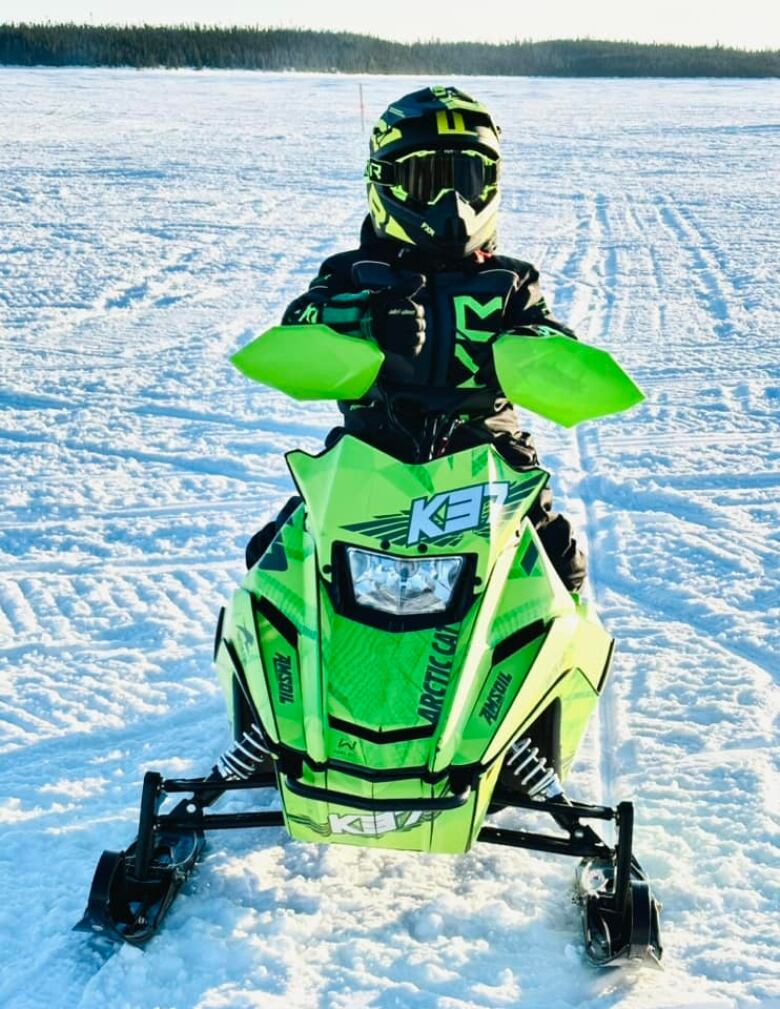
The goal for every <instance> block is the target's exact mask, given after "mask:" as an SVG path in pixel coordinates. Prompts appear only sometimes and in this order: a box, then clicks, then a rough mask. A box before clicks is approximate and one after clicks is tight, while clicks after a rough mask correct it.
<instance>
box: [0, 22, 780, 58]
mask: <svg viewBox="0 0 780 1009" xmlns="http://www.w3.org/2000/svg"><path fill="white" fill-rule="evenodd" d="M0 25H4V26H10V27H22V26H26V27H36V28H37V27H45V26H46V25H50V26H52V27H55V26H74V27H79V28H81V27H84V28H95V29H99V28H172V29H181V30H194V29H203V30H209V31H210V30H214V31H230V30H231V29H239V30H246V31H258V32H260V31H293V32H317V33H321V34H330V35H359V36H361V37H364V38H374V39H377V40H379V41H382V42H389V43H395V44H397V45H437V44H443V45H457V44H466V45H488V46H509V45H540V44H544V43H549V42H604V43H608V44H612V45H636V46H671V47H674V48H679V49H734V50H737V51H740V52H749V53H750V52H754V53H774V52H780V44H779V45H768V46H761V47H755V46H753V45H748V44H742V45H740V44H737V43H731V42H728V43H725V42H721V41H716V42H687V41H670V40H663V39H653V40H648V39H636V38H627V37H612V38H607V37H605V36H599V35H555V36H550V37H545V38H532V37H520V36H515V37H511V38H506V39H485V38H446V37H442V36H433V37H427V38H423V37H419V38H409V39H401V38H395V37H393V36H392V35H389V34H380V33H378V32H374V31H368V30H361V29H357V28H325V27H320V26H304V25H297V24H296V25H292V24H286V25H279V24H274V25H268V24H261V23H260V22H254V23H249V22H246V23H230V24H226V23H221V22H218V21H198V20H195V21H165V22H155V21H148V20H141V21H139V20H135V19H126V20H113V21H97V20H95V19H94V18H93V19H91V20H78V19H74V18H68V19H66V20H62V19H59V18H57V19H55V18H46V19H34V20H30V19H28V18H24V19H21V20H18V19H13V20H2V21H0Z"/></svg>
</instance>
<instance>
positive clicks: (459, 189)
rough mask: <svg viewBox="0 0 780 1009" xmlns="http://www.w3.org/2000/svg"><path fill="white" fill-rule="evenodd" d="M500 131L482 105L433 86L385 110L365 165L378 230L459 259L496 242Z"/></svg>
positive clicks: (459, 93)
mask: <svg viewBox="0 0 780 1009" xmlns="http://www.w3.org/2000/svg"><path fill="white" fill-rule="evenodd" d="M499 134H500V130H499V128H498V126H497V125H496V123H495V122H494V120H493V117H492V116H491V115H490V113H489V112H488V110H487V109H486V108H485V106H484V105H482V104H480V102H478V101H476V100H475V99H473V98H472V97H471V96H470V95H467V94H466V93H465V92H463V91H459V90H458V88H454V87H430V88H423V89H422V90H421V91H415V92H413V93H412V94H409V95H405V96H404V97H403V98H401V99H399V100H398V101H397V102H393V104H392V105H390V106H389V107H388V109H387V110H386V112H385V113H384V114H383V116H382V118H381V119H380V120H379V122H378V123H377V124H376V126H375V127H374V129H373V131H372V133H371V140H370V156H369V160H368V164H367V165H366V185H367V188H368V208H369V214H370V216H371V222H372V224H373V226H374V231H375V233H376V234H377V235H378V236H379V237H381V238H394V239H396V240H397V241H400V242H407V243H408V244H410V245H415V246H418V247H419V248H421V249H425V250H426V251H429V252H432V253H434V254H438V255H441V256H443V257H445V258H447V259H462V258H464V257H465V256H468V255H470V254H471V253H472V252H475V251H476V250H477V249H491V248H492V247H493V245H494V244H495V234H496V217H497V214H498V203H499V194H498V176H499V157H500V155H499Z"/></svg>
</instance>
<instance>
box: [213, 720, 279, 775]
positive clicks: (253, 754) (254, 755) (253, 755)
mask: <svg viewBox="0 0 780 1009" xmlns="http://www.w3.org/2000/svg"><path fill="white" fill-rule="evenodd" d="M269 752H270V751H269V750H268V747H267V746H266V745H265V743H264V742H263V734H262V731H261V730H260V727H259V726H258V725H254V724H252V725H250V726H249V728H248V729H246V730H245V732H244V733H243V735H242V736H241V738H240V739H237V740H236V741H235V742H234V743H232V744H231V745H230V746H229V747H228V748H227V749H226V750H225V752H224V753H223V754H222V756H221V757H220V758H219V760H218V761H217V769H218V770H219V773H220V774H221V775H222V777H223V778H224V779H225V780H226V781H236V780H238V781H246V779H247V778H251V777H252V775H253V774H254V773H255V771H257V770H258V769H259V768H260V766H261V765H262V763H263V761H264V760H265V759H266V757H267V756H268V754H269Z"/></svg>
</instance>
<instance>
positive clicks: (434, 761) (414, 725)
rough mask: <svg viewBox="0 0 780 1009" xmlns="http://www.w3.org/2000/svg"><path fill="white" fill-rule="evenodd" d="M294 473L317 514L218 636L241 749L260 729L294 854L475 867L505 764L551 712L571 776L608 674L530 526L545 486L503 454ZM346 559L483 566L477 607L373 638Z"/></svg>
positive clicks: (300, 460)
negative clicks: (444, 856)
mask: <svg viewBox="0 0 780 1009" xmlns="http://www.w3.org/2000/svg"><path fill="white" fill-rule="evenodd" d="M287 460H288V463H289V465H290V469H291V471H292V473H293V476H294V479H295V482H296V484H297V486H298V488H299V490H300V491H301V494H302V496H303V498H304V502H302V503H301V504H300V505H299V506H298V508H297V509H296V510H295V511H294V512H293V513H292V514H291V515H290V516H289V518H288V519H287V521H286V522H285V523H284V524H283V525H282V527H281V528H280V529H279V530H278V532H277V534H276V536H275V538H274V540H273V541H272V543H271V544H270V546H269V548H268V550H267V551H266V553H265V554H264V555H263V556H262V557H261V558H260V559H259V560H258V562H257V564H255V565H254V567H253V568H252V569H251V570H250V571H249V572H248V573H247V576H246V578H245V580H244V583H243V586H242V588H241V589H239V590H238V591H237V592H236V594H235V595H234V598H233V601H232V604H231V605H230V606H229V607H228V610H227V613H226V615H225V617H224V620H223V621H222V623H221V629H220V637H219V643H218V647H217V668H218V670H219V676H220V682H221V684H222V688H223V690H224V692H225V697H226V701H227V703H228V708H229V711H230V712H231V718H232V721H233V725H234V732H240V729H241V726H242V725H244V724H245V718H246V717H247V715H249V716H251V717H253V718H255V717H256V718H257V720H258V722H259V723H260V724H261V725H262V727H263V730H264V733H265V735H266V737H267V739H268V741H269V744H270V746H271V747H272V748H273V749H274V752H275V753H276V757H275V764H276V768H277V773H278V774H279V783H280V792H281V797H282V806H283V811H284V816H285V823H286V825H287V828H288V830H289V832H290V834H291V835H292V836H293V837H295V838H297V839H300V840H309V841H312V840H313V841H326V842H331V841H335V842H339V843H345V844H361V845H369V846H379V847H391V848H407V849H411V850H415V851H436V852H458V851H465V850H467V849H468V847H469V845H470V844H471V843H472V842H473V840H474V839H475V838H476V837H477V835H478V833H479V830H480V826H481V823H482V821H483V819H484V817H485V815H486V813H487V811H488V808H489V805H490V801H491V794H492V791H493V788H494V787H495V784H496V781H497V779H498V775H499V772H500V770H501V764H502V760H503V758H504V756H505V754H506V751H507V747H508V746H509V745H510V743H511V741H512V740H513V739H516V738H517V737H518V735H519V734H520V733H523V732H525V731H527V727H528V726H530V725H531V724H532V723H533V722H534V720H535V719H537V718H539V717H540V715H541V713H542V712H543V711H544V710H545V709H547V710H548V711H549V713H550V714H551V716H552V717H553V718H556V717H558V716H556V715H555V712H558V713H559V715H560V718H559V723H556V724H559V729H560V731H559V732H558V730H556V731H555V733H554V739H555V745H556V748H557V750H556V752H557V757H558V766H559V768H560V772H561V774H562V776H563V777H565V775H566V772H567V770H568V767H569V765H570V763H571V761H572V759H573V757H574V754H575V752H576V749H577V746H578V743H579V740H580V738H581V736H582V733H583V732H584V729H585V726H586V724H587V720H588V717H589V715H590V712H591V711H592V709H593V706H594V705H595V703H596V698H597V696H598V692H599V690H600V689H601V687H602V685H603V682H604V676H605V673H606V669H607V667H608V661H609V654H610V646H611V640H610V638H609V635H608V634H607V633H606V632H605V631H604V629H603V628H602V627H601V626H600V624H599V623H598V621H597V619H595V617H593V616H591V615H589V614H588V613H587V611H586V610H585V609H583V608H582V607H581V606H580V604H578V603H577V602H576V601H575V600H574V599H573V598H572V597H571V596H570V595H569V593H568V592H567V591H566V589H565V587H564V586H563V584H562V583H561V581H560V579H559V578H558V577H557V575H556V574H555V571H554V569H553V567H552V564H551V563H550V561H549V559H548V558H547V556H546V555H545V553H544V550H543V547H542V545H541V542H540V541H539V538H538V535H537V533H536V531H535V530H534V528H533V526H532V524H531V522H530V520H529V518H528V512H529V509H530V507H531V505H532V503H533V502H534V500H536V499H537V498H538V494H539V492H540V491H541V490H542V488H543V487H544V485H545V483H546V481H547V474H546V473H544V472H543V471H542V470H539V469H532V470H528V471H526V472H517V471H515V470H512V469H511V468H510V467H509V466H508V465H507V463H506V462H505V461H504V460H503V459H502V458H501V457H500V456H499V455H498V453H497V452H496V451H495V449H494V448H493V447H492V446H491V445H481V446H477V447H475V448H472V449H467V450H465V451H463V452H458V453H455V454H453V455H451V456H445V457H443V458H439V459H433V460H431V461H429V462H427V463H422V464H415V465H405V464H404V463H401V462H399V461H398V460H396V459H393V458H392V457H391V456H389V455H386V454H385V453H383V452H381V451H379V450H378V449H375V448H372V447H371V446H369V445H367V444H365V443H364V442H361V441H359V440H358V439H356V438H353V437H351V436H349V435H346V436H344V437H343V438H341V439H340V440H339V441H338V442H337V444H336V445H334V446H333V447H331V448H330V449H328V450H327V451H325V452H323V453H321V454H320V455H318V456H310V455H307V454H306V453H304V452H301V451H297V452H292V453H290V454H289V455H288V457H287ZM345 545H349V546H350V547H352V548H355V547H356V548H358V549H364V550H371V551H374V552H377V553H383V554H391V555H393V556H395V557H400V558H413V557H418V556H419V557H427V558H428V559H430V558H432V557H435V556H442V555H444V556H446V555H452V554H458V555H465V556H466V557H470V558H471V564H472V575H471V576H469V580H468V581H467V582H466V588H467V590H468V592H467V594H466V597H465V599H464V601H465V604H466V605H465V606H463V607H461V606H458V607H457V608H456V609H454V610H453V611H452V613H449V614H447V615H446V616H445V615H444V614H442V616H441V617H440V618H435V622H431V623H430V624H425V625H422V624H418V625H415V626H414V627H408V628H405V629H402V628H398V627H396V628H393V627H390V626H383V625H382V623H381V622H380V623H378V624H376V623H374V622H371V621H368V620H366V619H365V613H364V614H363V615H361V614H360V613H357V612H356V611H355V609H354V608H353V607H352V604H351V603H350V602H349V587H348V583H347V582H346V581H345V578H346V577H347V575H348V571H347V569H346V567H345V558H344V555H343V548H344V546H345ZM464 570H467V569H464ZM345 592H346V595H345ZM242 695H245V696H248V697H250V698H251V700H252V704H253V707H254V711H255V712H256V714H254V713H251V712H248V711H247V709H246V703H245V702H244V701H241V696H242ZM237 699H238V700H237ZM242 711H243V712H244V713H243V714H242ZM545 724H547V723H545ZM552 724H553V723H552V722H551V723H550V725H551V726H552ZM551 731H552V730H551ZM464 786H468V787H470V788H471V791H470V793H468V794H467V795H466V794H465V793H464V797H463V799H458V800H457V801H453V802H451V798H452V796H453V794H454V793H455V792H456V791H457V792H458V793H461V792H462V789H463V788H464ZM307 790H308V791H307ZM345 794H346V795H347V796H352V797H355V798H357V799H358V800H359V802H360V803H363V805H362V806H361V805H359V806H357V807H356V806H355V805H354V804H351V802H349V801H348V802H343V801H341V799H343V798H344V795H345ZM340 797H341V798H340ZM418 799H419V800H422V804H423V805H425V804H426V803H428V804H429V803H430V802H431V801H434V800H435V801H437V802H438V801H439V800H442V801H445V802H446V803H450V805H447V806H446V807H441V809H440V810H439V809H431V808H428V809H427V810H420V809H417V807H416V806H414V803H415V802H416V801H417V800H418ZM394 800H398V806H397V807H396V806H395V805H394ZM374 802H377V803H379V806H380V807H381V808H379V809H374V808H373V803H374ZM410 803H411V806H410ZM410 810H411V811H410Z"/></svg>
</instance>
